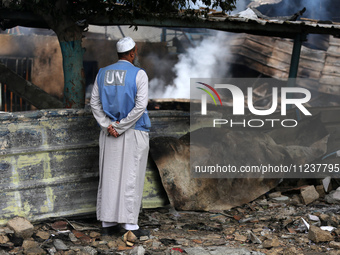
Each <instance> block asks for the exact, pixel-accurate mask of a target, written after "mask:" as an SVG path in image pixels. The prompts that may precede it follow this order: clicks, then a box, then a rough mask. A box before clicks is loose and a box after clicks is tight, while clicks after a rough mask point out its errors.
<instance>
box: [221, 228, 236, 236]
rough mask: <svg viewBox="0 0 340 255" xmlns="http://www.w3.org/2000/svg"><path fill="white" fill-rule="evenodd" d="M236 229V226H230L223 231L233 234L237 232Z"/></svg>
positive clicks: (226, 233)
mask: <svg viewBox="0 0 340 255" xmlns="http://www.w3.org/2000/svg"><path fill="white" fill-rule="evenodd" d="M235 231H236V229H235V228H232V227H229V228H226V229H224V230H223V233H224V234H225V235H232V234H234V233H235Z"/></svg>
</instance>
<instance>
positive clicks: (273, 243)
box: [262, 238, 280, 249]
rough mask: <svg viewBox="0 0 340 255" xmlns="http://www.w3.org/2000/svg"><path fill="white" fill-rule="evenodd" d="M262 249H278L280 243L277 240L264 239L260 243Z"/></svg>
mask: <svg viewBox="0 0 340 255" xmlns="http://www.w3.org/2000/svg"><path fill="white" fill-rule="evenodd" d="M262 246H263V248H266V249H270V248H273V247H278V246H280V241H279V240H278V239H277V238H272V239H266V240H265V241H264V242H263V243H262Z"/></svg>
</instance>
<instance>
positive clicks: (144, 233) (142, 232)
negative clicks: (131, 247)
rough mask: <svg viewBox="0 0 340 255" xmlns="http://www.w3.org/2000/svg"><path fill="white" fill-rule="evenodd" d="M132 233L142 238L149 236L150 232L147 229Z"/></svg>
mask: <svg viewBox="0 0 340 255" xmlns="http://www.w3.org/2000/svg"><path fill="white" fill-rule="evenodd" d="M131 232H132V233H133V234H134V235H135V236H136V237H137V238H140V237H141V236H149V235H150V231H149V230H146V229H140V228H139V229H137V230H131Z"/></svg>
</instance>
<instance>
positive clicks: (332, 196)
mask: <svg viewBox="0 0 340 255" xmlns="http://www.w3.org/2000/svg"><path fill="white" fill-rule="evenodd" d="M325 200H326V202H327V203H329V204H339V203H340V190H335V191H331V192H330V193H329V194H327V195H326V196H325Z"/></svg>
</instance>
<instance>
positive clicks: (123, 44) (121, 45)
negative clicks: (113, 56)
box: [117, 37, 136, 53]
mask: <svg viewBox="0 0 340 255" xmlns="http://www.w3.org/2000/svg"><path fill="white" fill-rule="evenodd" d="M135 45H136V43H135V42H134V41H133V40H132V38H131V37H124V38H122V39H120V40H119V41H118V42H117V52H118V53H123V52H127V51H129V50H132V49H133V47H135Z"/></svg>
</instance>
